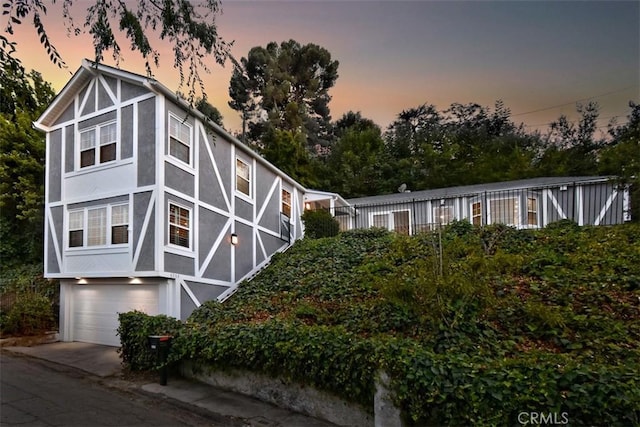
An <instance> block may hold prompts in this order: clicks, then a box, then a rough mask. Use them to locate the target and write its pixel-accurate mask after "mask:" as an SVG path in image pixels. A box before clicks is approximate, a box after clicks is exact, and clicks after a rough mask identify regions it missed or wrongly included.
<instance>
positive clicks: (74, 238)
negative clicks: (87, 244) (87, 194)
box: [69, 210, 84, 248]
mask: <svg viewBox="0 0 640 427" xmlns="http://www.w3.org/2000/svg"><path fill="white" fill-rule="evenodd" d="M83 244H84V211H83V210H82V211H73V212H69V247H70V248H77V247H81V246H82V245H83Z"/></svg>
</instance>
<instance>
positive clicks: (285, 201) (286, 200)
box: [282, 189, 291, 218]
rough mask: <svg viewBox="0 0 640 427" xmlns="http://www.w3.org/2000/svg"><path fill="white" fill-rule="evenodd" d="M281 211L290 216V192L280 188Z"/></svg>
mask: <svg viewBox="0 0 640 427" xmlns="http://www.w3.org/2000/svg"><path fill="white" fill-rule="evenodd" d="M282 213H283V214H285V215H286V216H288V217H289V218H291V193H289V192H288V191H287V190H285V189H283V190H282Z"/></svg>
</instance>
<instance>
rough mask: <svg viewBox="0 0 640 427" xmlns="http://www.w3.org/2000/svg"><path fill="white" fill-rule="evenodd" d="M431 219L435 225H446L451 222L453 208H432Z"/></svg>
mask: <svg viewBox="0 0 640 427" xmlns="http://www.w3.org/2000/svg"><path fill="white" fill-rule="evenodd" d="M433 219H434V221H435V223H436V224H439V225H446V224H449V223H450V222H451V221H453V208H452V207H451V206H437V207H435V208H433Z"/></svg>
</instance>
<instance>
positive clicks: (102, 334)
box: [68, 284, 160, 347]
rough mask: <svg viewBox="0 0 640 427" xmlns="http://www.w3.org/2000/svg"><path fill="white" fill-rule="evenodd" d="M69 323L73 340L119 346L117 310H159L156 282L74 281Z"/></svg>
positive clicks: (146, 311) (155, 312)
mask: <svg viewBox="0 0 640 427" xmlns="http://www.w3.org/2000/svg"><path fill="white" fill-rule="evenodd" d="M71 289H72V292H71V294H72V298H71V304H70V305H71V307H70V308H71V310H70V311H71V313H69V314H70V320H71V324H70V325H68V327H69V329H70V332H71V337H72V340H73V341H82V342H89V343H95V344H104V345H110V346H116V347H119V346H120V337H119V336H117V329H118V325H119V323H118V313H123V312H127V311H132V310H139V311H143V312H145V313H147V314H150V315H156V314H159V289H160V287H159V286H158V285H141V284H138V285H118V284H87V285H73V286H72V288H71Z"/></svg>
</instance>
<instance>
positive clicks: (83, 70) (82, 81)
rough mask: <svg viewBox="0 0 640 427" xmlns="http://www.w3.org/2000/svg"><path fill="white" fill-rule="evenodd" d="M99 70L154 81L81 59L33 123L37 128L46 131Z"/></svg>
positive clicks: (128, 77) (135, 80)
mask: <svg viewBox="0 0 640 427" xmlns="http://www.w3.org/2000/svg"><path fill="white" fill-rule="evenodd" d="M99 72H103V73H106V74H110V75H112V76H114V77H117V78H121V79H123V80H127V81H129V82H132V83H137V84H143V85H144V84H146V82H151V81H154V80H153V79H151V78H148V77H145V76H143V75H140V74H135V73H131V72H129V71H123V70H119V69H118V68H114V67H109V66H108V65H103V64H98V63H95V62H93V61H90V60H88V59H83V60H82V64H81V65H80V68H78V70H77V71H76V72H75V74H74V75H73V77H71V80H69V81H68V82H67V84H66V85H64V87H63V88H62V90H61V91H60V92H59V93H58V95H56V97H55V98H54V99H53V101H52V102H51V104H50V105H49V107H48V108H47V109H46V110H45V111H44V113H42V115H41V116H40V117H39V118H38V120H36V121H35V122H34V123H33V124H34V126H35V127H36V128H37V129H40V130H43V131H46V130H48V129H47V128H48V127H49V126H51V125H52V124H53V123H55V121H56V120H57V119H58V117H60V115H61V114H62V113H63V112H64V111H65V110H66V109H67V107H68V106H69V104H71V102H73V98H74V97H75V96H76V94H77V93H78V92H79V91H80V90H81V89H82V88H83V87H84V86H85V85H86V84H87V82H89V80H91V79H92V78H94V77H95V76H96V75H97V74H98V73H99Z"/></svg>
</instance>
